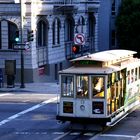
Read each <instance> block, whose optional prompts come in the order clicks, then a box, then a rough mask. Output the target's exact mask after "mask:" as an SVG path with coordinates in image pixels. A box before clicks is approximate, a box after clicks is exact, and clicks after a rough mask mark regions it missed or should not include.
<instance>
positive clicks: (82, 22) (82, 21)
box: [78, 16, 85, 33]
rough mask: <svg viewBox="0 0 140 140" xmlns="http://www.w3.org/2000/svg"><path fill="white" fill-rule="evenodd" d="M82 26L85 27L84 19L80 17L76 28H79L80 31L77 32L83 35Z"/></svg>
mask: <svg viewBox="0 0 140 140" xmlns="http://www.w3.org/2000/svg"><path fill="white" fill-rule="evenodd" d="M84 25H85V19H84V18H83V17H82V16H81V17H80V18H79V20H78V26H80V31H79V32H81V33H83V31H84Z"/></svg>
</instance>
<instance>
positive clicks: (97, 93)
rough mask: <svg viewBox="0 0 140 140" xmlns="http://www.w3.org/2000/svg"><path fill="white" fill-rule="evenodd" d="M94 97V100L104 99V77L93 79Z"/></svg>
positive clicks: (94, 77)
mask: <svg viewBox="0 0 140 140" xmlns="http://www.w3.org/2000/svg"><path fill="white" fill-rule="evenodd" d="M91 80H92V95H93V98H103V97H104V96H105V95H104V77H101V76H93V77H92V79H91Z"/></svg>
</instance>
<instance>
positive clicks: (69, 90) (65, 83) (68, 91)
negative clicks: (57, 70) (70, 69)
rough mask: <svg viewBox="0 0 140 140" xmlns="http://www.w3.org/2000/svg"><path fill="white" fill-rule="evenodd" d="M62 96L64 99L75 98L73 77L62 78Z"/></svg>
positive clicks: (65, 76)
mask: <svg viewBox="0 0 140 140" xmlns="http://www.w3.org/2000/svg"><path fill="white" fill-rule="evenodd" d="M61 80H62V82H61V83H62V84H61V86H62V91H61V92H62V96H63V97H73V94H74V93H73V76H67V75H63V76H62V79H61Z"/></svg>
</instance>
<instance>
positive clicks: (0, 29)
mask: <svg viewBox="0 0 140 140" xmlns="http://www.w3.org/2000/svg"><path fill="white" fill-rule="evenodd" d="M0 49H1V22H0Z"/></svg>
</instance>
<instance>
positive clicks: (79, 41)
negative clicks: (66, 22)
mask: <svg viewBox="0 0 140 140" xmlns="http://www.w3.org/2000/svg"><path fill="white" fill-rule="evenodd" d="M74 44H76V45H84V44H85V35H84V34H83V33H76V34H75V36H74Z"/></svg>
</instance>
